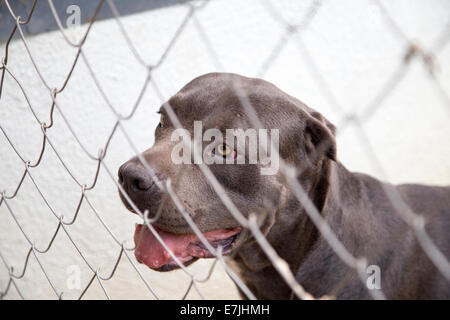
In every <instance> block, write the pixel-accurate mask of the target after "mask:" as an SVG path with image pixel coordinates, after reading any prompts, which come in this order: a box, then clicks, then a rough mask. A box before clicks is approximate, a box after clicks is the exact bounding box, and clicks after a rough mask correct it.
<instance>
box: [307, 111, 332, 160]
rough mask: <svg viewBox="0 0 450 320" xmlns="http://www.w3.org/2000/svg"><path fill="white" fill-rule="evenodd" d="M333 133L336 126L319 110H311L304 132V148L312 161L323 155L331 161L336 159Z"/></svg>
mask: <svg viewBox="0 0 450 320" xmlns="http://www.w3.org/2000/svg"><path fill="white" fill-rule="evenodd" d="M335 133H336V127H335V126H334V125H333V124H332V123H331V122H329V121H328V120H327V119H325V118H324V117H323V116H322V115H321V114H320V113H319V112H312V113H311V114H310V116H309V117H308V118H307V120H306V127H305V132H304V138H305V148H306V152H307V153H308V155H309V157H310V159H311V161H312V162H313V163H316V162H317V161H318V160H320V159H321V158H322V156H323V155H325V156H326V157H327V158H329V159H331V160H333V161H336V160H337V150H336V140H335V137H334V135H335Z"/></svg>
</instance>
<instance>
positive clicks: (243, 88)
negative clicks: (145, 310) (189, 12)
mask: <svg viewBox="0 0 450 320" xmlns="http://www.w3.org/2000/svg"><path fill="white" fill-rule="evenodd" d="M250 104H251V106H252V107H253V108H254V111H255V112H256V115H257V117H258V118H259V121H260V122H259V123H257V122H255V118H254V117H253V116H254V115H255V114H254V113H252V111H249V110H250V109H248V107H249V105H250ZM159 112H160V113H161V122H160V123H159V125H158V126H157V128H156V131H155V143H154V145H153V146H152V147H151V148H150V149H148V150H146V151H145V152H143V153H142V154H141V157H134V158H132V159H131V160H129V161H128V162H126V163H125V164H123V165H122V166H121V167H120V169H119V183H120V184H121V186H122V188H123V190H124V191H125V192H126V194H127V197H128V198H129V199H130V200H131V201H132V202H133V203H134V204H135V206H136V207H137V208H138V209H139V210H140V211H141V212H145V213H146V214H147V215H148V218H149V219H154V222H153V223H152V226H153V227H154V228H155V230H156V231H157V233H158V235H159V236H160V238H161V240H163V241H164V243H165V244H166V247H167V248H164V247H163V246H161V245H160V244H159V242H158V240H157V239H156V238H155V236H154V235H153V233H152V232H151V231H150V230H149V229H148V228H147V227H145V226H142V225H138V226H137V227H136V231H135V242H136V250H135V254H136V257H137V259H138V260H139V261H141V262H143V263H145V264H146V265H147V266H149V267H150V268H152V269H156V270H160V271H166V270H171V269H173V268H176V267H177V264H176V262H175V261H174V260H173V258H172V257H171V256H170V255H169V253H168V252H167V250H166V249H170V250H171V251H172V252H173V253H174V254H175V256H176V257H177V258H178V260H179V261H180V262H182V263H184V264H186V265H187V264H189V263H191V262H193V261H195V260H196V259H197V258H204V257H211V256H212V254H211V253H210V252H209V251H208V250H207V249H206V248H205V246H204V245H203V244H202V243H201V241H200V240H199V238H198V237H197V236H195V235H194V233H193V231H192V229H191V227H190V226H189V224H188V223H187V222H186V219H185V218H184V217H183V215H182V214H181V213H180V211H179V210H178V208H177V204H176V203H174V201H173V199H172V197H170V196H168V194H167V190H164V188H163V189H161V188H160V187H159V186H158V184H160V185H163V186H165V183H166V182H167V180H168V179H170V181H171V186H172V188H173V192H174V194H175V195H176V198H177V200H178V201H179V203H178V206H179V205H182V206H183V207H184V209H185V212H186V213H187V214H188V215H189V216H190V218H191V219H192V221H193V222H194V223H195V224H196V225H197V227H198V228H199V229H200V231H201V232H202V233H203V235H204V237H205V238H206V240H208V241H209V242H210V244H211V245H212V246H213V247H216V248H217V247H218V246H221V247H222V249H223V253H224V254H227V253H229V252H230V251H231V250H232V249H233V248H235V247H237V246H239V244H242V243H243V242H245V241H248V239H249V237H248V235H247V234H245V235H244V232H242V231H243V229H242V227H241V226H240V225H239V223H238V222H237V221H236V220H235V219H234V218H233V215H232V214H231V213H229V211H228V210H227V208H226V207H225V205H224V204H223V202H222V200H221V199H220V197H219V196H218V195H217V194H216V192H215V190H214V188H213V187H212V185H211V183H210V182H209V181H208V179H207V178H205V175H204V173H203V172H202V171H201V170H200V168H199V161H200V162H202V163H203V164H205V165H207V166H208V168H209V169H210V170H211V172H212V173H213V174H214V175H215V177H216V178H217V180H218V182H219V183H220V184H221V186H222V187H223V188H224V190H225V192H226V193H227V195H228V197H229V198H230V199H231V200H232V201H233V203H234V204H235V206H236V207H237V208H239V210H240V211H241V213H242V214H243V215H244V216H246V217H247V216H248V215H249V214H250V213H256V214H258V215H260V216H261V217H265V218H264V219H261V228H262V230H263V231H264V232H266V233H267V232H269V230H270V228H271V226H272V225H273V223H274V221H275V215H276V212H277V210H278V208H280V206H283V205H284V204H283V203H284V201H285V200H286V197H287V195H286V194H287V193H289V192H288V191H287V188H286V187H285V180H284V178H283V175H282V174H281V173H280V172H279V170H277V169H278V163H279V162H277V161H278V158H277V157H278V155H279V156H280V158H281V159H282V161H284V162H285V163H286V164H288V165H291V166H294V167H296V168H297V169H298V172H300V174H299V175H298V179H299V182H300V183H301V184H302V185H303V186H304V188H306V190H312V189H313V188H315V187H317V186H318V185H320V184H321V183H322V185H320V190H318V191H316V193H317V192H319V193H321V194H319V195H316V194H315V195H312V196H313V198H314V199H313V200H314V201H315V203H316V205H317V206H318V207H319V209H320V206H323V203H321V202H324V201H325V197H326V188H327V185H326V183H325V184H323V182H321V179H322V176H323V173H322V171H321V168H323V166H324V164H325V163H326V162H327V161H331V160H335V159H336V145H335V141H334V126H333V125H332V124H331V123H329V122H328V121H327V120H326V119H324V118H323V117H322V116H321V115H320V114H319V113H318V112H315V111H314V110H312V109H310V108H308V107H307V106H305V105H304V104H303V103H302V102H300V101H299V100H297V99H295V98H293V97H291V96H289V95H287V94H286V93H284V92H282V91H281V90H279V89H278V88H277V87H275V86H274V85H272V84H270V83H268V82H266V81H263V80H260V79H252V78H246V77H242V76H239V75H235V74H224V73H212V74H207V75H203V76H201V77H198V78H196V79H194V80H193V81H191V82H190V83H188V84H187V85H186V86H185V87H184V88H182V89H181V90H180V91H179V92H178V93H177V94H176V95H174V96H173V97H172V98H171V99H170V100H169V101H168V102H167V103H165V104H164V105H163V106H162V107H161V108H160V110H159ZM172 112H173V113H172ZM174 116H176V118H177V119H178V120H179V123H178V122H177V120H176V118H175V117H174ZM180 125H181V126H182V127H183V128H185V130H187V131H183V130H180V127H179V126H180ZM259 125H261V126H262V127H260V126H259ZM261 129H266V130H261ZM233 132H234V134H233ZM189 136H190V137H189ZM255 137H256V138H255ZM189 138H193V139H194V144H190V142H191V140H190V139H189ZM255 147H256V151H255ZM271 147H273V150H272V149H271ZM198 155H200V157H198ZM141 160H145V162H146V163H147V164H148V167H147V168H146V166H144V165H143V163H142V161H141ZM147 169H151V171H152V174H151V173H150V172H149V170H147ZM264 170H266V171H264ZM152 176H153V177H152ZM156 180H157V181H159V183H158V182H157V181H156ZM163 190H164V191H163ZM323 193H325V195H324V194H323ZM120 195H121V198H122V201H123V202H124V204H125V206H126V207H127V208H128V209H129V210H131V211H135V210H133V206H132V205H131V204H130V203H129V201H127V200H126V197H125V196H124V195H122V194H120ZM152 221H153V220H152Z"/></svg>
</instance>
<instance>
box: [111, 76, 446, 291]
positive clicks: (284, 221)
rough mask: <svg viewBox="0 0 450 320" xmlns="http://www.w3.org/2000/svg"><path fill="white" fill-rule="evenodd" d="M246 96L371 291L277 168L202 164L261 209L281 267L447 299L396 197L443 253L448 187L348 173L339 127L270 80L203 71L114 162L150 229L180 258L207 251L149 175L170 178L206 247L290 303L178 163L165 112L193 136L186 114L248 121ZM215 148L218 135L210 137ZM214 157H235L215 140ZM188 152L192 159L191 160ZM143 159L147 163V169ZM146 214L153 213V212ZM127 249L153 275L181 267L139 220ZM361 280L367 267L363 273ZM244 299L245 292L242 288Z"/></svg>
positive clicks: (260, 254)
mask: <svg viewBox="0 0 450 320" xmlns="http://www.w3.org/2000/svg"><path fill="white" fill-rule="evenodd" d="M243 100H246V101H247V102H248V103H251V105H252V106H253V108H254V112H256V115H257V116H258V118H259V121H260V122H261V124H262V126H263V127H264V128H268V129H277V130H278V132H279V143H278V149H279V150H278V155H279V157H280V158H281V159H282V160H283V161H284V163H286V164H287V165H289V166H291V167H294V168H296V173H297V176H296V179H297V181H298V182H299V183H300V185H301V186H302V187H303V189H304V190H305V192H307V195H308V196H309V198H310V200H311V201H312V203H313V204H314V205H315V207H316V208H317V210H318V212H319V213H320V215H321V216H322V218H323V219H324V220H325V221H326V222H327V223H328V225H329V226H330V228H331V230H332V231H333V232H334V233H335V235H336V237H337V238H338V239H339V241H340V242H341V243H342V244H343V245H344V246H345V248H346V249H347V250H348V251H349V253H351V254H352V255H353V256H354V257H365V258H366V259H367V263H368V265H374V266H377V267H378V268H379V277H380V279H381V280H380V285H379V287H376V288H372V289H368V285H367V283H365V282H364V281H362V280H361V277H360V275H359V274H358V273H357V271H355V269H354V268H351V267H349V266H348V265H347V264H345V263H344V262H343V261H342V260H341V259H340V258H339V257H338V255H337V254H336V252H335V251H334V250H333V249H332V248H331V247H330V245H329V243H328V242H327V241H326V239H325V238H324V237H323V235H322V234H321V232H320V231H319V230H318V228H317V227H316V225H315V224H314V223H313V222H312V221H311V219H310V217H309V216H308V214H307V212H306V211H305V209H304V208H303V206H302V204H301V202H300V201H299V200H298V198H297V197H296V196H295V195H294V193H293V191H292V190H291V188H289V187H288V184H287V183H286V177H285V175H283V174H282V173H281V170H278V172H277V173H275V174H272V175H262V174H261V164H260V163H241V164H236V163H234V162H233V161H232V163H231V164H226V163H225V164H220V163H212V164H210V165H208V167H209V169H210V170H211V172H212V173H213V174H214V175H215V177H216V178H217V180H218V182H219V183H220V184H221V185H222V187H223V188H224V189H225V191H226V193H227V195H228V196H229V197H230V199H231V200H232V201H233V203H234V204H235V205H236V207H237V208H239V210H240V211H241V213H242V214H243V215H244V216H245V217H249V215H250V214H251V213H254V214H256V215H257V216H258V221H259V223H260V230H261V232H263V234H264V235H265V236H266V238H267V240H268V242H269V243H270V244H271V246H272V247H273V248H274V249H275V250H276V252H277V253H278V255H279V256H280V257H281V258H283V259H284V260H285V261H286V262H287V263H288V265H289V267H290V270H291V271H292V273H293V274H294V275H295V277H296V280H297V281H298V282H299V283H300V284H301V285H302V286H303V287H304V289H305V290H306V291H307V292H309V293H310V294H312V295H313V296H314V297H316V298H317V297H318V298H320V297H323V296H325V295H327V296H331V297H335V298H337V299H371V298H372V295H371V293H370V290H382V292H383V294H384V295H385V297H386V298H388V299H450V281H449V280H448V279H447V278H445V277H444V275H443V274H442V273H441V272H440V271H439V270H438V269H437V267H436V266H435V265H434V264H433V262H432V261H431V260H430V258H429V257H428V255H427V253H426V252H425V251H424V250H423V248H422V247H421V246H420V244H419V242H418V240H417V238H416V235H415V232H414V230H413V228H411V226H410V225H408V224H407V223H406V222H405V221H406V220H405V219H403V218H402V215H401V214H399V212H398V209H399V208H398V207H396V206H395V205H394V201H392V198H391V197H392V195H398V197H399V198H400V199H401V200H402V202H403V203H404V204H405V206H404V207H402V208H400V209H401V210H407V209H406V208H409V209H410V210H411V212H414V213H415V214H417V215H419V216H421V217H423V218H424V220H425V223H426V231H427V233H428V235H429V236H430V237H431V239H432V241H433V242H434V244H435V245H436V246H437V247H438V248H439V250H440V251H441V252H442V254H443V255H444V256H445V257H446V258H447V259H449V257H450V187H438V186H423V185H419V184H403V185H398V186H395V185H392V184H389V183H385V182H381V181H379V180H377V179H375V178H373V177H371V176H368V175H366V174H362V173H353V172H350V171H348V170H347V169H346V168H345V167H344V166H343V165H342V164H341V163H340V162H339V161H338V160H337V147H336V141H335V134H336V128H335V126H334V125H333V124H332V123H331V122H329V121H328V120H327V119H326V118H325V117H324V116H323V115H322V114H320V113H319V112H317V111H315V110H313V109H311V108H309V107H307V106H306V105H305V104H304V103H302V102H301V101H299V100H298V99H296V98H294V97H292V96H290V95H288V94H286V93H284V92H283V91H281V90H280V89H278V88H277V87H276V86H274V85H272V84H271V83H269V82H267V81H264V80H261V79H255V78H247V77H243V76H240V75H237V74H230V73H210V74H206V75H203V76H200V77H198V78H196V79H194V80H192V81H191V82H189V83H188V84H187V85H185V86H184V87H183V88H182V89H181V90H180V91H179V92H178V93H176V94H175V95H174V96H173V97H171V98H170V99H169V101H168V102H167V103H165V104H163V106H162V107H161V109H160V113H161V122H160V123H159V124H158V126H157V128H156V130H155V143H154V145H153V146H152V147H151V148H150V149H148V150H147V151H145V152H143V153H142V154H141V159H139V158H138V157H134V158H132V159H130V160H129V161H127V162H126V163H124V164H123V165H122V166H121V167H120V169H119V173H118V175H119V183H120V185H121V187H122V189H123V191H124V193H126V195H127V196H125V195H124V194H122V193H119V194H120V196H121V199H122V201H123V203H124V204H125V206H126V207H127V208H128V209H129V210H131V211H132V212H135V211H136V210H135V209H133V206H132V205H131V204H130V201H128V200H127V199H126V198H129V200H131V201H132V202H133V203H134V204H135V208H138V209H139V210H140V211H141V212H145V213H146V214H147V218H148V219H150V221H151V222H152V226H153V227H154V229H155V231H156V232H157V233H158V235H159V236H160V238H161V239H162V240H163V241H164V242H165V244H166V246H167V249H170V250H171V251H172V252H173V254H174V255H175V256H176V257H177V259H178V260H179V261H180V262H181V263H183V264H184V265H186V266H187V265H189V264H191V263H193V262H194V261H196V260H197V259H199V258H208V257H213V255H212V253H210V252H209V250H208V249H207V248H206V247H205V246H204V245H203V244H202V243H201V241H200V240H199V238H198V237H197V236H196V235H195V234H194V232H193V231H192V229H191V227H190V226H189V224H188V223H187V221H186V220H185V219H184V218H183V216H182V214H180V211H179V210H178V209H177V206H176V204H175V203H173V201H172V200H171V198H170V197H168V196H167V192H165V191H163V190H164V189H163V188H162V189H161V188H159V187H158V183H157V181H158V180H159V181H162V182H164V181H167V179H170V181H171V183H172V184H173V189H174V192H175V194H176V196H177V198H178V199H179V201H180V203H182V205H183V206H184V208H185V211H186V214H188V215H189V217H190V218H191V219H192V221H193V222H194V223H195V224H196V225H197V227H198V228H199V229H200V231H201V232H202V233H203V235H204V237H205V238H206V240H207V241H209V242H210V244H211V245H212V246H213V247H214V248H218V247H219V246H220V247H221V248H222V252H223V254H225V255H231V256H230V257H232V265H233V268H234V269H235V270H236V272H237V273H238V275H239V277H240V278H241V279H242V280H243V281H244V283H245V284H246V285H247V287H248V288H249V289H250V290H251V291H252V292H253V294H254V295H255V297H256V298H258V299H290V298H292V297H293V293H292V290H291V289H290V287H289V286H288V285H287V284H286V283H285V281H283V279H282V278H281V276H280V275H279V273H278V272H277V271H276V270H275V268H274V267H273V265H272V263H271V262H270V260H269V259H268V258H267V256H266V254H265V253H264V251H263V250H262V249H261V248H260V246H259V245H258V244H257V242H256V241H255V239H254V238H253V237H252V236H251V233H250V232H248V230H247V229H245V228H243V227H242V226H241V225H240V224H239V223H238V222H237V221H236V219H235V218H234V217H233V215H232V214H231V213H230V212H229V211H228V210H227V208H226V207H225V205H224V204H223V202H222V201H221V199H220V197H219V196H218V195H217V194H216V192H215V191H214V188H213V187H212V185H211V184H210V183H209V182H208V180H207V179H206V178H205V176H204V174H203V173H202V172H201V170H200V168H199V166H198V164H196V163H182V164H175V163H174V162H173V159H172V158H173V149H174V148H175V146H176V145H177V143H178V142H177V141H174V139H173V132H174V131H175V130H176V129H179V128H177V127H176V126H175V124H176V123H175V122H172V120H173V119H174V118H173V114H172V117H171V116H170V113H169V109H168V108H167V106H168V105H170V107H171V110H172V111H173V113H174V114H175V115H176V116H177V118H178V119H179V121H180V124H181V125H182V126H183V127H184V128H186V129H187V130H188V131H189V133H190V134H191V136H192V135H193V131H194V122H195V121H201V123H202V125H203V130H206V129H208V128H216V129H218V130H219V131H220V132H223V131H224V130H225V129H226V128H240V129H251V128H255V126H254V123H253V122H252V121H251V117H250V114H248V109H246V108H245V103H244V102H243ZM211 144H212V147H214V143H211ZM210 151H211V153H212V156H213V157H219V158H220V157H222V158H226V157H228V156H229V155H230V154H231V155H232V157H234V156H235V155H236V152H237V151H236V150H235V149H232V148H230V147H229V146H228V141H219V142H217V145H216V146H215V147H214V148H211V150H210ZM188 158H190V156H188ZM141 160H145V162H146V163H147V165H148V168H150V169H151V171H152V172H153V174H151V173H150V171H149V170H147V169H148V168H146V167H145V166H144V165H143V164H142V162H141ZM152 219H153V220H152ZM134 240H135V242H136V249H135V256H136V258H137V260H138V261H139V262H142V263H144V264H145V265H147V266H148V267H150V268H152V269H154V270H158V271H169V270H172V269H175V268H178V264H177V263H176V261H175V260H174V259H173V257H172V256H171V255H170V254H169V253H168V252H167V250H166V248H164V247H163V246H162V245H160V243H159V242H158V241H157V239H156V238H155V236H154V235H153V233H152V232H150V230H149V229H148V228H147V227H146V226H144V225H137V226H136V230H135V239H134ZM368 276H369V275H368ZM241 295H242V296H243V297H244V298H245V296H244V295H243V293H242V292H241Z"/></svg>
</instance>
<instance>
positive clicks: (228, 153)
mask: <svg viewBox="0 0 450 320" xmlns="http://www.w3.org/2000/svg"><path fill="white" fill-rule="evenodd" d="M213 153H214V154H216V155H218V156H220V157H224V158H229V157H235V155H236V152H235V151H234V150H232V149H231V148H230V147H229V146H228V145H226V144H219V145H218V146H217V147H215V148H214V150H213Z"/></svg>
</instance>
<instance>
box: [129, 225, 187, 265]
mask: <svg viewBox="0 0 450 320" xmlns="http://www.w3.org/2000/svg"><path fill="white" fill-rule="evenodd" d="M142 228H144V230H141V229H142ZM155 230H156V231H157V232H158V234H159V236H160V237H161V239H162V240H163V241H164V243H165V244H166V246H167V247H168V248H169V249H170V250H171V251H172V252H173V253H174V254H175V255H176V256H177V258H178V257H181V256H182V255H183V253H185V252H186V248H187V247H188V246H189V243H190V242H191V241H192V240H193V239H194V238H196V237H195V236H194V235H175V234H171V233H167V232H164V231H162V230H158V229H156V228H155ZM134 243H135V244H136V246H137V247H136V250H135V252H134V254H135V255H136V259H137V260H138V261H139V262H143V263H144V264H146V265H147V266H148V267H150V268H152V269H156V268H159V267H161V266H163V265H164V264H166V263H167V261H168V260H169V259H170V258H171V256H170V254H169V253H168V252H167V251H166V250H165V249H164V247H163V246H162V245H161V244H160V243H159V241H158V240H157V239H156V237H155V236H154V235H153V233H152V232H151V231H150V230H149V229H148V228H147V227H143V226H142V225H137V226H136V231H135V233H134ZM181 260H182V259H181Z"/></svg>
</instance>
